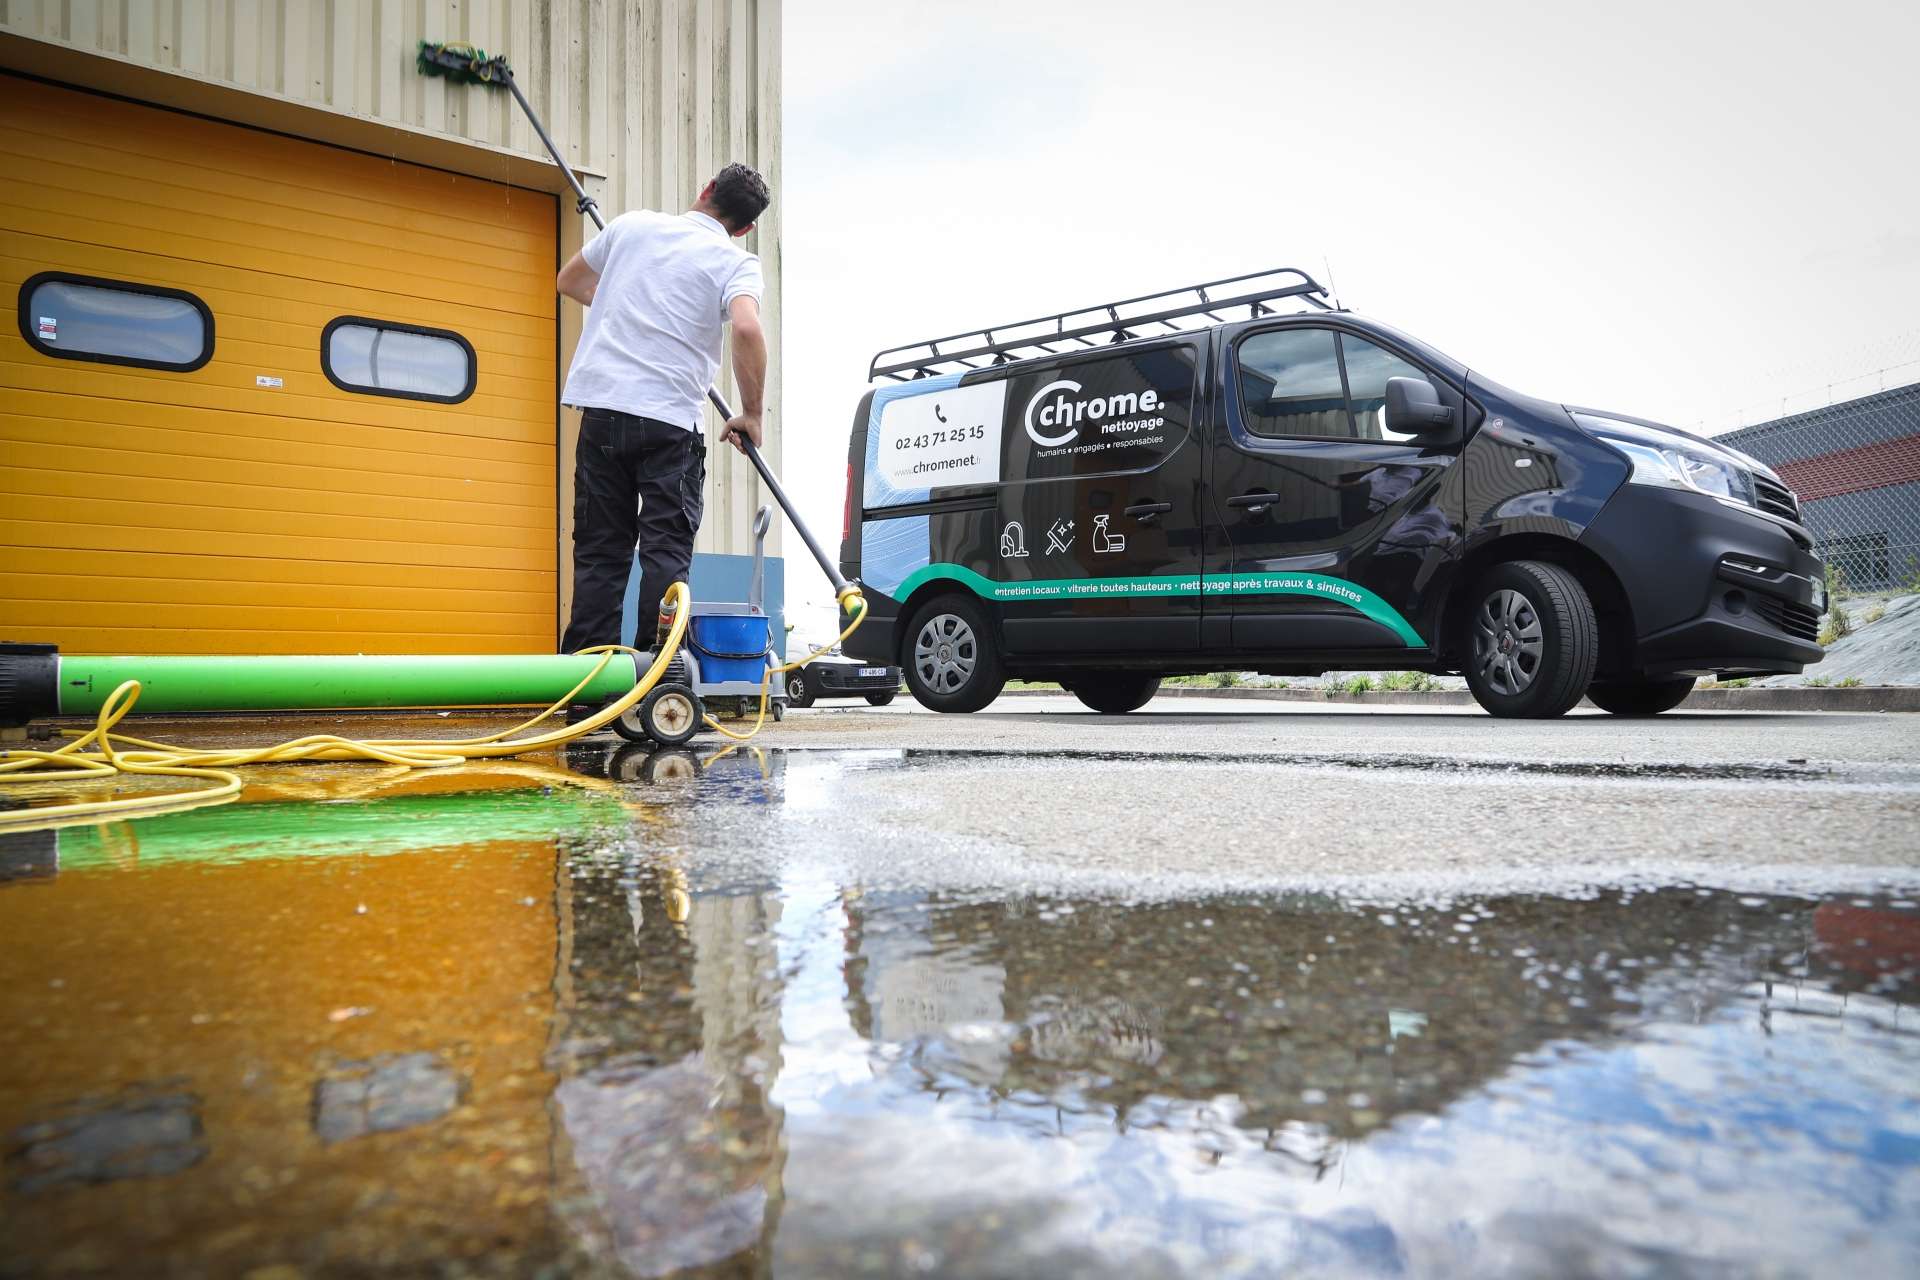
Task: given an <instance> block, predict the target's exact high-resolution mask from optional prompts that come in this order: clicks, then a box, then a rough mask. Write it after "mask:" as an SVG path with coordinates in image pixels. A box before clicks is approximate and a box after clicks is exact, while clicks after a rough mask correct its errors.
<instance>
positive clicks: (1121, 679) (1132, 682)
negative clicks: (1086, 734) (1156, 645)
mask: <svg viewBox="0 0 1920 1280" xmlns="http://www.w3.org/2000/svg"><path fill="white" fill-rule="evenodd" d="M1066 687H1067V690H1068V692H1070V693H1072V694H1073V696H1074V697H1076V698H1078V699H1080V701H1081V702H1083V703H1085V704H1086V705H1087V707H1089V708H1090V709H1092V710H1094V711H1098V712H1099V713H1100V714H1101V715H1107V716H1123V715H1125V714H1127V712H1129V711H1138V710H1139V709H1140V708H1141V707H1144V706H1146V705H1147V703H1149V702H1151V701H1153V695H1154V694H1156V693H1158V692H1160V677H1159V676H1156V675H1141V674H1140V673H1139V672H1137V671H1082V672H1079V673H1077V674H1075V675H1074V676H1072V677H1071V678H1070V682H1069V683H1067V686H1066Z"/></svg>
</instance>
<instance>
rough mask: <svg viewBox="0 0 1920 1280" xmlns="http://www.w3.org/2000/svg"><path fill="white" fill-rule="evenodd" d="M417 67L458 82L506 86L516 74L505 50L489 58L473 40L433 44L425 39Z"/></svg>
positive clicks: (420, 71)
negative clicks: (504, 52)
mask: <svg viewBox="0 0 1920 1280" xmlns="http://www.w3.org/2000/svg"><path fill="white" fill-rule="evenodd" d="M413 65H414V68H415V69H416V70H417V71H419V73H420V74H421V75H423V76H444V77H445V78H446V79H448V80H450V81H452V82H453V83H454V84H479V85H486V86H487V87H489V88H494V89H498V88H502V87H504V86H505V85H506V83H507V81H508V80H509V79H511V78H512V76H513V69H512V68H511V67H509V66H508V65H507V58H506V55H505V54H501V55H499V56H498V57H493V58H489V57H488V56H487V54H486V50H484V49H476V48H475V47H474V46H472V45H470V44H432V43H430V42H428V41H425V40H422V41H421V42H420V55H419V57H417V58H416V59H414V64H413Z"/></svg>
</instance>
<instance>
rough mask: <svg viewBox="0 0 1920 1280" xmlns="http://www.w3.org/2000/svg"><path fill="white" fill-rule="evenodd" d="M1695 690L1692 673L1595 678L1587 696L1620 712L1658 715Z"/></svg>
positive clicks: (1599, 706) (1614, 711) (1670, 708)
mask: <svg viewBox="0 0 1920 1280" xmlns="http://www.w3.org/2000/svg"><path fill="white" fill-rule="evenodd" d="M1692 692H1693V677H1692V676H1681V677H1679V678H1678V679H1675V680H1609V681H1605V682H1601V681H1595V682H1594V684H1593V687H1592V688H1590V689H1588V690H1587V700H1588V701H1589V702H1591V703H1593V705H1594V706H1596V707H1598V708H1600V709H1601V710H1602V711H1610V712H1612V713H1613V714H1614V715H1616V716H1657V715H1659V714H1660V713H1661V712H1662V711H1671V710H1673V709H1674V708H1675V707H1677V706H1679V705H1680V704H1681V703H1682V702H1684V701H1686V698H1687V695H1688V694H1690V693H1692Z"/></svg>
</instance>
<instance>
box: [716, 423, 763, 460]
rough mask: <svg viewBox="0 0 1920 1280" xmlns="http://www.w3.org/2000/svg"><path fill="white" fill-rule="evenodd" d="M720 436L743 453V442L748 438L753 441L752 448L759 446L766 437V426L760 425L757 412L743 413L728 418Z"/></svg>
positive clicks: (744, 448) (744, 444) (744, 449)
mask: <svg viewBox="0 0 1920 1280" xmlns="http://www.w3.org/2000/svg"><path fill="white" fill-rule="evenodd" d="M720 438H721V439H722V440H724V441H726V442H727V443H728V444H730V445H732V446H733V447H734V448H736V449H738V450H739V451H740V452H741V453H745V452H746V451H747V446H746V443H745V442H746V441H748V440H751V441H753V447H754V448H756V449H758V448H759V447H760V444H761V441H762V440H764V439H765V438H766V428H765V427H764V426H763V425H762V423H761V421H760V415H759V414H757V413H743V414H739V415H738V416H736V417H734V418H731V419H729V420H728V422H727V425H726V428H725V430H723V431H721V433H720Z"/></svg>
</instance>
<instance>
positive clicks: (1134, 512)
mask: <svg viewBox="0 0 1920 1280" xmlns="http://www.w3.org/2000/svg"><path fill="white" fill-rule="evenodd" d="M1124 510H1125V511H1126V513H1127V514H1128V515H1130V516H1132V517H1133V518H1134V519H1135V520H1138V521H1139V522H1140V523H1141V524H1152V523H1153V522H1154V521H1155V520H1158V519H1159V518H1160V517H1161V516H1163V515H1165V514H1167V512H1169V511H1171V510H1173V504H1172V503H1171V502H1136V503H1134V504H1133V505H1132V506H1130V507H1127V508H1124Z"/></svg>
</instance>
